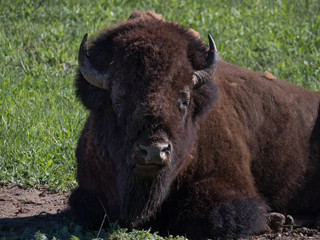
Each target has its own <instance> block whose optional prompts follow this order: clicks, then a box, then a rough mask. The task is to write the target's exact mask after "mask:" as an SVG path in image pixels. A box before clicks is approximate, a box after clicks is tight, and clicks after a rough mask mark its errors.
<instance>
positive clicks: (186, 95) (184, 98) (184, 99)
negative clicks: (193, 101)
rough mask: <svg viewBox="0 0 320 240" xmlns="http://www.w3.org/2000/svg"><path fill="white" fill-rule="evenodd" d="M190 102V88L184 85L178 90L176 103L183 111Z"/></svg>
mask: <svg viewBox="0 0 320 240" xmlns="http://www.w3.org/2000/svg"><path fill="white" fill-rule="evenodd" d="M189 103H190V90H189V88H188V87H185V88H184V89H183V90H181V91H180V98H179V99H178V100H177V105H178V108H179V109H180V111H185V110H186V109H187V108H188V106H189Z"/></svg>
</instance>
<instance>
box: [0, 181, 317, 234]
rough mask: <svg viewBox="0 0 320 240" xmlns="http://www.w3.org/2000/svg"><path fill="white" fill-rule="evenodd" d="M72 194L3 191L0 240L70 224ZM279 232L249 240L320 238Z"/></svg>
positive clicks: (295, 230) (300, 230) (298, 230)
mask: <svg viewBox="0 0 320 240" xmlns="http://www.w3.org/2000/svg"><path fill="white" fill-rule="evenodd" d="M69 195H70V193H52V192H49V191H48V190H47V189H46V188H38V189H33V190H28V189H25V188H22V187H18V186H9V187H1V188H0V239H14V238H17V237H18V238H19V234H22V233H24V232H25V230H26V229H28V231H29V232H31V233H35V232H37V231H42V232H46V231H47V230H48V228H50V226H53V225H57V224H64V223H66V222H68V221H70V216H69V214H68V198H69ZM280 228H281V229H280V230H279V228H278V229H277V233H276V232H275V231H273V232H269V233H265V234H261V235H259V236H253V237H250V238H247V239H251V240H268V239H284V240H289V239H290V240H291V239H298V240H302V239H320V232H319V229H310V228H306V227H297V226H295V225H290V226H288V225H283V226H280Z"/></svg>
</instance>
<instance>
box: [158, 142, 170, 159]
mask: <svg viewBox="0 0 320 240" xmlns="http://www.w3.org/2000/svg"><path fill="white" fill-rule="evenodd" d="M170 153H171V146H170V144H167V145H166V146H162V149H161V152H160V156H161V158H167V157H168V156H169V154H170Z"/></svg>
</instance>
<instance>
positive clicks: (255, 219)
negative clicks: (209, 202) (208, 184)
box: [209, 199, 268, 239]
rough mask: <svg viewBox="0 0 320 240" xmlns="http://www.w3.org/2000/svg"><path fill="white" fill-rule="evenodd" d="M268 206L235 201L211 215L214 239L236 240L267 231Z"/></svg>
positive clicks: (224, 204) (255, 202)
mask: <svg viewBox="0 0 320 240" xmlns="http://www.w3.org/2000/svg"><path fill="white" fill-rule="evenodd" d="M267 208H268V207H267V206H266V205H264V204H263V203H261V202H258V201H256V200H253V199H234V200H230V201H227V202H224V203H222V204H220V206H218V207H217V208H215V209H214V210H213V211H211V212H210V214H209V221H210V225H211V229H209V231H210V232H211V236H212V238H213V239H236V238H240V237H247V236H250V235H253V234H257V233H261V232H265V231H266V230H267V218H266V213H267Z"/></svg>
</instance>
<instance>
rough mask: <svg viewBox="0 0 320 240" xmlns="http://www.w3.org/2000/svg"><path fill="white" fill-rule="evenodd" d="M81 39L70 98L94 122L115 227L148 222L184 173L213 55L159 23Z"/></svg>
mask: <svg viewBox="0 0 320 240" xmlns="http://www.w3.org/2000/svg"><path fill="white" fill-rule="evenodd" d="M86 41H87V35H85V37H84V39H83V41H82V43H81V46H80V49H79V58H78V63H79V70H80V72H79V77H78V80H77V93H78V96H80V98H81V99H82V101H83V103H84V104H85V105H86V106H87V107H88V108H89V109H90V110H91V111H92V113H93V114H94V116H95V125H96V127H97V129H98V130H97V131H99V132H101V134H100V135H101V138H100V146H99V150H100V151H105V152H107V156H108V157H106V160H105V161H108V162H110V163H114V164H117V165H120V166H121V170H120V171H119V173H118V176H119V177H118V178H119V179H118V182H119V192H120V199H121V201H122V203H121V205H122V206H121V216H120V218H121V219H123V220H124V219H125V220H126V221H132V222H137V221H140V220H143V219H145V218H148V217H149V216H150V215H152V214H154V213H155V211H156V209H157V207H158V206H159V205H160V204H161V203H162V201H163V200H164V199H165V197H166V196H167V194H168V192H169V190H170V186H171V184H172V182H173V181H174V179H176V177H177V176H178V174H179V173H181V172H182V171H183V170H184V169H185V168H186V167H187V165H188V162H189V159H190V155H191V154H192V151H193V149H195V148H196V147H197V146H195V142H196V138H197V126H198V122H199V120H200V119H201V117H203V116H205V114H206V113H207V112H208V111H209V109H210V108H211V107H212V105H213V103H214V101H215V99H216V98H217V87H216V85H215V84H214V82H213V80H212V79H213V75H214V72H215V70H216V67H217V62H218V53H217V50H216V46H215V43H214V41H213V39H212V38H211V36H210V35H209V43H210V48H209V49H208V48H207V47H206V46H205V44H204V43H203V41H202V40H201V39H200V38H199V37H198V36H195V35H194V33H193V32H192V31H190V30H188V29H185V28H183V27H180V26H178V25H176V24H175V23H171V22H167V21H164V20H161V19H157V20H155V19H152V20H143V21H142V20H139V19H138V20H130V21H127V22H125V23H123V24H120V25H117V26H116V27H113V28H111V29H107V30H105V31H103V32H102V33H101V34H100V35H99V36H98V37H97V38H96V39H95V40H93V41H92V43H91V46H90V47H89V50H88V53H89V56H88V55H87V50H86Z"/></svg>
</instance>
